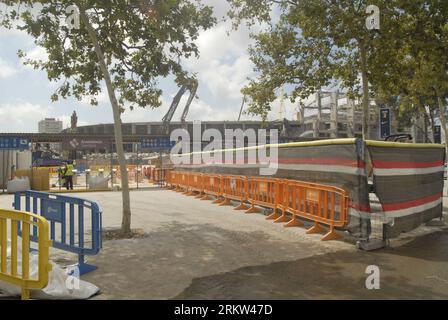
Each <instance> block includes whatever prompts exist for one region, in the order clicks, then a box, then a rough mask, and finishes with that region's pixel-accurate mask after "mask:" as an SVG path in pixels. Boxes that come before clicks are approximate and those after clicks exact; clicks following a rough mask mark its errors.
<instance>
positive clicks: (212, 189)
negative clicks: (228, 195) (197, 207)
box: [201, 174, 222, 203]
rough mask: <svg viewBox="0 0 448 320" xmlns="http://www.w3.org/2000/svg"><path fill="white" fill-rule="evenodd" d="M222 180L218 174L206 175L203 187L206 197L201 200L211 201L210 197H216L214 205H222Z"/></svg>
mask: <svg viewBox="0 0 448 320" xmlns="http://www.w3.org/2000/svg"><path fill="white" fill-rule="evenodd" d="M221 180H222V176H221V175H218V174H204V175H203V176H202V185H203V188H204V193H205V195H204V196H203V197H202V198H201V200H210V199H209V197H208V196H209V195H211V196H215V197H216V198H217V199H216V200H215V201H213V203H221V202H222V200H221V199H220V197H221V196H222V191H221Z"/></svg>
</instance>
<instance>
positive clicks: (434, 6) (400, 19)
mask: <svg viewBox="0 0 448 320" xmlns="http://www.w3.org/2000/svg"><path fill="white" fill-rule="evenodd" d="M395 7H396V12H399V14H396V15H395V17H394V20H395V28H391V29H389V31H388V33H387V34H384V35H383V37H382V38H381V39H378V41H382V42H383V44H382V46H381V47H382V48H383V49H382V51H377V52H376V53H375V54H374V55H372V64H375V65H380V66H382V68H383V69H384V70H387V73H386V75H387V76H386V77H384V76H381V75H380V76H379V77H377V76H378V74H373V75H372V83H373V91H374V92H375V93H376V95H378V96H382V97H387V96H389V97H390V96H396V97H398V99H397V102H398V106H399V111H400V113H401V114H403V115H405V116H408V117H409V115H413V114H415V113H419V114H422V113H423V114H424V116H425V118H426V117H428V118H430V119H431V122H432V123H431V125H432V126H434V116H435V115H437V113H438V115H439V117H440V120H441V122H442V127H443V128H444V131H445V140H446V141H448V130H447V127H446V126H447V123H446V119H445V114H446V109H445V105H446V98H447V97H448V57H447V54H446V52H448V3H447V2H446V1H443V0H415V1H395ZM384 50H386V51H388V52H386V53H384ZM437 109H438V110H437ZM428 113H429V114H428ZM425 129H426V128H425Z"/></svg>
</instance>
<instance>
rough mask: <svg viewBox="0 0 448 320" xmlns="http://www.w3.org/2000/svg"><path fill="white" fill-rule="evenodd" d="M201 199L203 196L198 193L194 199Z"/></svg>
mask: <svg viewBox="0 0 448 320" xmlns="http://www.w3.org/2000/svg"><path fill="white" fill-rule="evenodd" d="M202 197H204V194H203V193H202V192H199V193H198V194H197V195H196V196H195V198H196V199H201V198H202Z"/></svg>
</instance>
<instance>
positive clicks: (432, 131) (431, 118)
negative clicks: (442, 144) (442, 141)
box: [429, 106, 436, 143]
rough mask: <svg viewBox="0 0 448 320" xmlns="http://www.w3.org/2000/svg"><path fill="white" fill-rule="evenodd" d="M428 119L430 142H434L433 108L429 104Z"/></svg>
mask: <svg viewBox="0 0 448 320" xmlns="http://www.w3.org/2000/svg"><path fill="white" fill-rule="evenodd" d="M429 120H430V124H431V134H432V137H431V142H433V143H434V142H435V141H434V128H435V126H436V124H435V121H434V110H433V109H432V108H431V106H430V107H429Z"/></svg>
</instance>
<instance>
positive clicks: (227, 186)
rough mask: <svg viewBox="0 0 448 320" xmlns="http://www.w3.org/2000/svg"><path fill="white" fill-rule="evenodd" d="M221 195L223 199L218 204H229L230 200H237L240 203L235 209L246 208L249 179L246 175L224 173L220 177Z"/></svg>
mask: <svg viewBox="0 0 448 320" xmlns="http://www.w3.org/2000/svg"><path fill="white" fill-rule="evenodd" d="M221 188H222V190H221V191H222V196H223V197H224V201H223V202H221V203H219V205H220V206H228V205H231V203H230V200H236V201H239V202H240V204H239V205H238V206H237V207H235V210H247V209H248V207H247V206H246V205H245V202H247V201H248V195H249V192H248V190H249V179H248V178H247V177H246V176H232V175H225V176H222V178H221Z"/></svg>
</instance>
